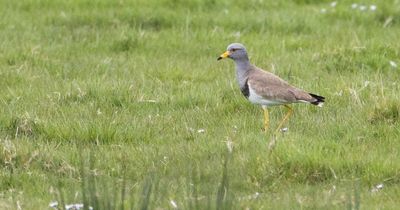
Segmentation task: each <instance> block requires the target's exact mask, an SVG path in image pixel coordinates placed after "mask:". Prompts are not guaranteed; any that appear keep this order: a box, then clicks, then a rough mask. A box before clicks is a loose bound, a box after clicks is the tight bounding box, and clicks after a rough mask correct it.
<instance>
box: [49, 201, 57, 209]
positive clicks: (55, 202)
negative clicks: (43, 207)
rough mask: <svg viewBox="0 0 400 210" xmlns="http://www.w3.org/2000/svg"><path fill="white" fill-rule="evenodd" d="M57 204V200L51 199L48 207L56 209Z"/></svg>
mask: <svg viewBox="0 0 400 210" xmlns="http://www.w3.org/2000/svg"><path fill="white" fill-rule="evenodd" d="M57 206H58V202H57V201H53V202H51V203H50V204H49V207H50V208H55V209H57Z"/></svg>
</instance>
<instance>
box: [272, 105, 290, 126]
mask: <svg viewBox="0 0 400 210" xmlns="http://www.w3.org/2000/svg"><path fill="white" fill-rule="evenodd" d="M285 107H286V108H287V109H288V111H287V113H286V115H285V117H283V119H282V121H281V122H280V123H279V125H278V128H277V129H276V131H275V132H277V133H278V132H279V131H280V129H281V128H282V126H283V124H284V123H285V122H286V121H288V119H289V117H290V115H292V113H293V109H292V107H290V106H289V105H285Z"/></svg>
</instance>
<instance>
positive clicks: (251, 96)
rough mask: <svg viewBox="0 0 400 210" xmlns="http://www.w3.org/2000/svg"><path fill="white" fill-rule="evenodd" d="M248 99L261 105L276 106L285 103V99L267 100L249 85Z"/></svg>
mask: <svg viewBox="0 0 400 210" xmlns="http://www.w3.org/2000/svg"><path fill="white" fill-rule="evenodd" d="M248 99H249V101H250V102H251V103H253V104H260V105H263V106H276V105H282V104H287V102H286V101H279V100H268V99H265V98H264V97H262V96H260V95H258V94H257V93H256V92H255V91H254V90H253V89H252V88H251V87H250V86H249V97H248Z"/></svg>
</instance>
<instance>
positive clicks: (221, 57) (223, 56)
mask: <svg viewBox="0 0 400 210" xmlns="http://www.w3.org/2000/svg"><path fill="white" fill-rule="evenodd" d="M229 55H230V54H229V51H226V52H224V53H222V55H220V56H219V57H218V59H217V60H221V59H223V58H227V57H229Z"/></svg>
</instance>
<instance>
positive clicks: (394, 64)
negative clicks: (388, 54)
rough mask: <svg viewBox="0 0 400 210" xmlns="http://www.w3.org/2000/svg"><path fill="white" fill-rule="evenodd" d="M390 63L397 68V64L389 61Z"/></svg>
mask: <svg viewBox="0 0 400 210" xmlns="http://www.w3.org/2000/svg"><path fill="white" fill-rule="evenodd" d="M389 63H390V65H391V66H392V67H393V68H397V64H396V63H395V62H394V61H389Z"/></svg>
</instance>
